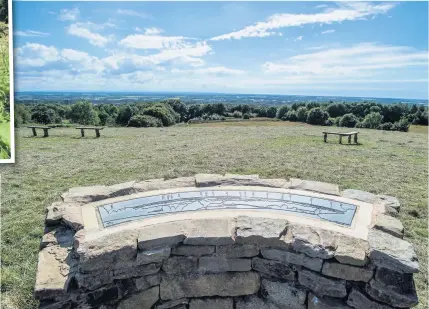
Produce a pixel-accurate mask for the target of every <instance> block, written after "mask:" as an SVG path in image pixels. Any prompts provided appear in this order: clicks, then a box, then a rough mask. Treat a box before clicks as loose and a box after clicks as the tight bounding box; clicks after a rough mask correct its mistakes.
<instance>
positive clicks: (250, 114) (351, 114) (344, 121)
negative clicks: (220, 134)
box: [15, 99, 428, 131]
mask: <svg viewBox="0 0 429 309" xmlns="http://www.w3.org/2000/svg"><path fill="white" fill-rule="evenodd" d="M15 117H16V124H17V125H18V126H19V125H21V124H26V123H41V124H63V125H64V124H68V123H76V124H82V125H102V126H130V127H161V126H164V127H166V126H171V125H174V124H176V123H179V122H188V121H210V120H225V119H226V118H243V119H250V118H255V117H265V118H273V119H274V118H277V119H279V120H284V121H296V122H306V123H309V124H314V125H324V126H333V125H335V126H339V127H349V128H353V127H357V128H371V129H380V130H397V131H408V128H409V125H410V124H417V125H428V109H427V107H425V106H423V105H420V106H417V105H407V104H376V103H372V102H362V103H344V102H338V103H335V102H327V103H318V102H310V103H293V104H290V105H283V106H280V107H275V106H271V107H269V106H258V105H248V104H224V103H213V104H184V103H182V102H181V101H180V99H168V100H164V101H162V102H154V103H133V104H124V105H119V106H117V105H112V104H93V103H91V102H88V101H80V102H77V103H75V104H70V105H62V104H54V103H40V104H31V105H25V104H17V106H16V107H15Z"/></svg>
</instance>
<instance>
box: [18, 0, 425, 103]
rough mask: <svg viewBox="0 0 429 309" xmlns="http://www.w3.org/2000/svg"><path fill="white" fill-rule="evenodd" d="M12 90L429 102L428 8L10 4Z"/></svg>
mask: <svg viewBox="0 0 429 309" xmlns="http://www.w3.org/2000/svg"><path fill="white" fill-rule="evenodd" d="M13 26H14V54H15V60H14V61H15V90H16V91H142V92H146V91H173V92H174V91H192V92H225V93H264V94H300V95H335V96H366V97H398V98H427V96H428V87H427V83H428V3H427V2H411V3H410V2H408V3H407V2H268V3H267V2H265V3H264V2H144V3H143V2H123V3H121V2H70V1H67V2H22V1H14V3H13Z"/></svg>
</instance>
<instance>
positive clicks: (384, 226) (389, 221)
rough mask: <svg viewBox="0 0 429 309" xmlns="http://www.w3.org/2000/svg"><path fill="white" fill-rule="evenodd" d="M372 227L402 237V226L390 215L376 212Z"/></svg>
mask: <svg viewBox="0 0 429 309" xmlns="http://www.w3.org/2000/svg"><path fill="white" fill-rule="evenodd" d="M374 228H375V229H377V230H380V231H383V232H385V233H387V234H390V235H392V236H395V237H398V238H403V237H404V226H403V225H402V223H401V221H399V220H398V219H396V218H394V217H392V216H388V215H384V214H378V215H377V219H376V221H375V224H374Z"/></svg>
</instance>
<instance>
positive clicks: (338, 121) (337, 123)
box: [334, 117, 342, 127]
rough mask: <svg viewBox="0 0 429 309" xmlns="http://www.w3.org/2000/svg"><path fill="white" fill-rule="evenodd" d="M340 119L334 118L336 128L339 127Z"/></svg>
mask: <svg viewBox="0 0 429 309" xmlns="http://www.w3.org/2000/svg"><path fill="white" fill-rule="evenodd" d="M341 118H342V117H336V118H334V125H336V126H337V127H339V126H340V120H341Z"/></svg>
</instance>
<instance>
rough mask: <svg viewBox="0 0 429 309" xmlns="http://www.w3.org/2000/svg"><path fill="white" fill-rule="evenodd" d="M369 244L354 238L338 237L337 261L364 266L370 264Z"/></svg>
mask: <svg viewBox="0 0 429 309" xmlns="http://www.w3.org/2000/svg"><path fill="white" fill-rule="evenodd" d="M368 251H369V246H368V242H367V241H365V240H362V239H358V238H353V237H338V238H337V250H336V251H335V259H336V260H337V261H338V262H340V263H342V264H350V265H356V266H364V265H366V264H367V263H368V258H367V255H368Z"/></svg>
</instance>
